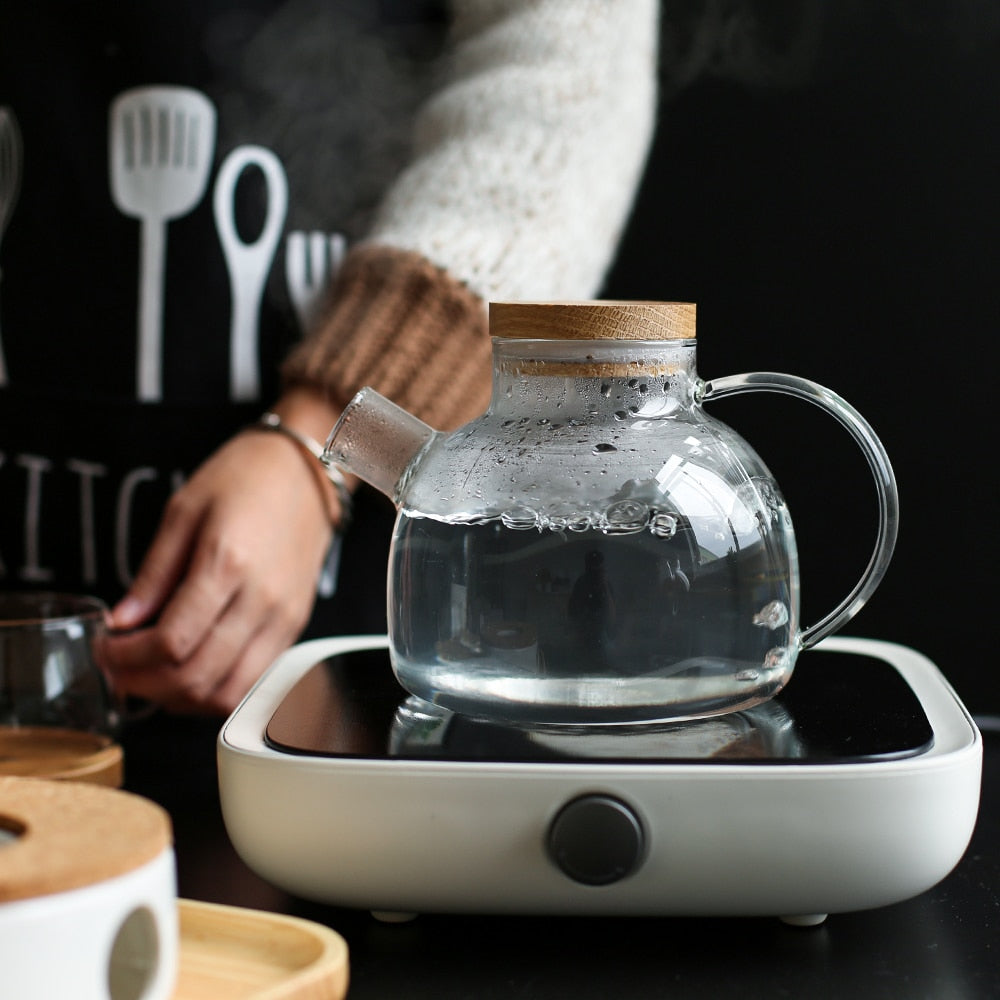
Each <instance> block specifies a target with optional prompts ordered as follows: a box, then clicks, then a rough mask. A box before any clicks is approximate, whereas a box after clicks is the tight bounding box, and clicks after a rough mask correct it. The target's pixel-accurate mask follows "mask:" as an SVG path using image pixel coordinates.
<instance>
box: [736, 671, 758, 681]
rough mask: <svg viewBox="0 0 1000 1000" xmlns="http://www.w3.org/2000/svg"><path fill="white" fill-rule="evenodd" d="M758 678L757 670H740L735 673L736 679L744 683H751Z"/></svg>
mask: <svg viewBox="0 0 1000 1000" xmlns="http://www.w3.org/2000/svg"><path fill="white" fill-rule="evenodd" d="M759 678H760V671H759V670H741V671H740V672H739V673H738V674H737V675H736V680H738V681H742V682H744V683H752V682H753V681H755V680H758V679H759Z"/></svg>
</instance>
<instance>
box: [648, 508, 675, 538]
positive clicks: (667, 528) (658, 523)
mask: <svg viewBox="0 0 1000 1000" xmlns="http://www.w3.org/2000/svg"><path fill="white" fill-rule="evenodd" d="M649 530H650V531H651V532H652V533H653V534H654V535H656V537H657V538H673V537H674V535H676V534H677V518H676V517H674V515H673V514H663V513H660V514H654V515H653V517H652V518H651V519H650V522H649Z"/></svg>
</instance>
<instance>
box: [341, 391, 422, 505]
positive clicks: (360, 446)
mask: <svg viewBox="0 0 1000 1000" xmlns="http://www.w3.org/2000/svg"><path fill="white" fill-rule="evenodd" d="M437 436H438V432H437V431H435V430H434V429H433V428H432V427H429V426H428V425H427V424H425V423H424V422H423V421H422V420H418V419H417V418H416V417H415V416H413V415H412V414H411V413H407V411H406V410H404V409H403V408H402V407H400V406H397V405H396V404H395V403H393V402H391V401H390V400H388V399H386V398H385V396H382V395H380V394H379V393H377V392H376V391H375V390H374V389H371V388H368V387H366V388H364V389H362V390H361V391H360V392H358V393H357V395H356V396H355V397H354V398H353V399H352V400H351V401H350V403H348V404H347V407H346V409H345V410H344V412H343V413H342V414H341V416H340V419H339V420H338V421H337V423H336V426H335V427H334V428H333V430H332V431H331V432H330V436H329V437H328V438H327V441H326V448H325V449H324V451H323V455H322V461H323V463H324V464H327V465H328V464H331V463H335V464H336V465H338V466H340V468H342V469H343V470H344V471H345V472H350V473H353V474H354V475H355V476H357V477H358V478H360V479H363V480H364V481H365V482H366V483H368V484H369V485H371V486H374V487H375V489H377V490H379V491H381V492H382V493H384V494H385V495H386V496H387V497H389V498H390V499H391V500H392V501H393V503H396V502H397V501H398V499H399V496H400V493H401V490H402V487H403V485H404V484H405V483H406V482H407V481H408V480H409V478H410V473H411V472H412V471H413V469H414V468H415V467H416V466H417V464H418V463H419V461H420V459H421V457H422V456H423V454H424V453H425V452H426V450H427V447H428V445H429V444H430V443H431V442H432V441H433V440H434V438H436V437H437Z"/></svg>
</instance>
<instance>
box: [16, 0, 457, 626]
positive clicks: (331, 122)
mask: <svg viewBox="0 0 1000 1000" xmlns="http://www.w3.org/2000/svg"><path fill="white" fill-rule="evenodd" d="M444 30H445V18H444V16H443V14H442V12H441V11H440V10H439V9H438V5H437V4H436V3H429V2H419V3H388V4H367V3H361V2H358V3H353V2H352V3H347V4H340V3H328V2H325V0H284V2H277V0H239V2H225V0H189V2H186V3H185V2H181V3H176V2H171V3H166V2H163V3H160V2H155V0H150V2H148V3H143V4H138V5H135V4H118V3H111V2H105V0H99V2H94V3H89V4H79V3H74V2H70V0H36V2H34V3H32V4H30V5H15V4H5V5H2V8H0V588H5V589H6V588H9V589H13V588H24V587H41V588H46V589H61V590H72V591H86V592H89V593H94V594H97V595H100V596H102V597H104V598H105V599H106V600H108V601H114V600H116V599H117V598H118V596H120V595H121V593H122V592H123V590H124V588H125V587H127V586H128V584H129V582H130V580H131V579H132V578H133V575H134V573H135V571H136V569H137V568H138V565H139V563H140V562H141V559H142V556H143V553H144V551H145V549H146V546H147V545H148V543H149V541H150V539H151V538H152V535H153V533H154V531H155V529H156V526H157V524H158V522H159V518H160V515H161V513H162V510H163V505H164V503H165V502H166V500H167V498H168V497H169V496H170V494H171V492H172V491H173V490H175V489H176V488H177V486H178V485H179V484H180V483H182V482H183V481H184V479H185V478H186V477H187V476H188V475H190V473H191V472H192V471H193V470H194V469H195V468H196V467H197V465H198V464H199V463H200V462H201V461H202V460H204V458H205V457H207V455H209V454H210V453H211V452H212V451H213V450H214V449H215V448H216V447H217V446H218V445H219V444H220V443H221V442H222V441H224V440H225V439H226V438H227V437H229V436H230V435H232V434H233V433H235V432H236V431H237V430H239V429H240V428H241V427H243V426H245V425H246V424H248V423H251V422H253V421H254V420H255V419H256V418H257V417H258V416H259V414H260V412H261V411H262V410H263V409H266V408H267V406H268V404H269V403H270V401H271V400H273V398H274V396H275V394H276V393H277V391H278V377H277V372H278V367H279V364H280V361H281V358H282V357H283V356H284V355H285V354H286V353H287V351H288V350H289V349H290V347H291V346H292V345H293V344H294V343H295V342H296V340H297V339H298V338H299V337H301V336H302V335H303V334H304V333H305V332H307V331H308V330H309V329H310V326H311V324H312V323H313V322H314V321H315V318H316V315H317V310H318V309H319V308H320V304H321V302H322V298H323V295H324V292H325V290H326V288H327V286H328V283H329V281H330V278H331V277H332V275H333V274H334V273H335V272H336V269H337V267H338V265H339V263H340V261H341V259H342V257H343V255H344V253H345V250H346V248H347V246H348V245H349V242H350V241H351V240H353V239H355V238H357V237H359V236H360V235H362V234H363V232H364V230H365V226H366V224H367V221H368V219H369V217H370V213H371V211H372V209H373V207H374V206H375V204H376V203H377V200H378V198H379V196H380V194H381V192H382V191H383V190H384V188H385V186H386V185H387V184H388V183H389V182H390V181H391V179H392V177H393V176H394V174H395V173H396V172H397V171H398V170H399V169H400V167H401V166H402V165H403V163H404V162H405V156H406V153H407V148H408V132H409V127H410V123H411V120H412V114H413V111H414V109H415V107H416V105H417V103H418V102H419V100H420V99H421V97H422V96H424V95H425V94H426V92H427V90H428V88H429V86H430V81H431V77H432V73H433V67H434V57H435V56H436V55H437V54H438V53H439V51H440V47H441V39H442V36H443V32H444ZM358 506H359V510H358V517H357V522H356V526H355V528H354V529H352V532H351V533H350V534H349V535H348V538H347V539H346V540H345V543H344V550H343V554H342V565H341V574H342V575H344V574H347V573H350V574H351V580H352V582H351V586H350V587H341V588H339V591H338V592H337V593H336V594H335V595H334V596H333V597H330V593H331V592H332V591H333V590H335V589H336V588H335V587H334V586H332V582H331V580H330V579H329V578H328V579H327V581H326V582H325V584H324V585H322V586H321V588H320V595H321V596H320V600H319V602H318V604H317V609H318V612H317V619H316V621H315V622H314V624H313V627H312V631H313V632H314V633H328V632H331V631H339V630H342V628H343V629H347V630H350V631H381V630H382V629H383V628H384V613H385V608H384V579H385V577H384V572H385V564H386V563H385V560H386V553H387V546H388V537H389V529H390V526H391V523H392V521H391V519H392V510H391V508H390V507H389V506H388V505H387V504H385V503H384V502H382V501H381V500H378V499H375V498H373V497H365V496H363V497H361V498H360V502H359V505H358Z"/></svg>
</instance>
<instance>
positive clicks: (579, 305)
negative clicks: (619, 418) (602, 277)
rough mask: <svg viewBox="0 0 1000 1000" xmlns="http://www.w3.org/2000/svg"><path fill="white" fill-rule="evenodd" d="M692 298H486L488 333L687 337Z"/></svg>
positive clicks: (693, 312)
mask: <svg viewBox="0 0 1000 1000" xmlns="http://www.w3.org/2000/svg"><path fill="white" fill-rule="evenodd" d="M696 314H697V307H696V305H695V304H694V303H693V302H625V301H612V300H608V301H594V302H491V303H490V336H491V337H502V338H506V339H511V340H654V341H655V340H693V339H694V336H695V323H696V319H697V315H696Z"/></svg>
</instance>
